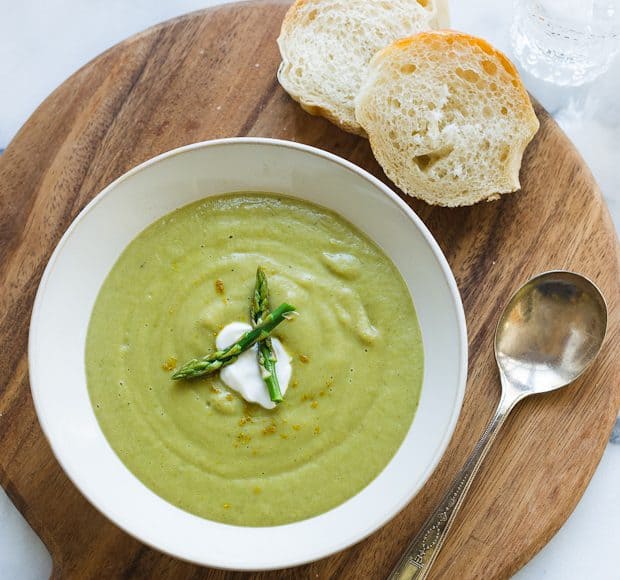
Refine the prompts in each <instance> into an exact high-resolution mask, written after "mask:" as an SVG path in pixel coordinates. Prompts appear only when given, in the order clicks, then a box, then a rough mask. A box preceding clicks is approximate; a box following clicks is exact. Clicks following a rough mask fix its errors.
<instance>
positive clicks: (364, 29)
mask: <svg viewBox="0 0 620 580" xmlns="http://www.w3.org/2000/svg"><path fill="white" fill-rule="evenodd" d="M439 5H440V6H439V7H438V3H437V0H390V1H387V0H381V1H380V0H297V1H296V2H295V3H294V4H293V5H292V6H291V7H290V8H289V10H288V12H287V14H286V16H285V18H284V22H283V23H282V30H281V32H280V36H279V38H278V46H279V47H280V54H281V55H282V64H281V65H280V68H279V70H278V80H279V81H280V84H281V85H282V87H284V90H285V91H287V92H288V93H289V94H290V95H291V97H292V98H293V99H295V100H296V101H298V102H299V103H300V104H301V106H302V107H303V109H305V110H306V111H307V112H308V113H311V114H313V115H321V116H323V117H326V118H327V119H329V120H330V121H332V122H333V123H335V124H336V125H338V126H339V127H341V128H342V129H344V130H345V131H349V132H351V133H356V134H358V135H365V133H364V130H363V129H362V128H361V127H360V125H359V123H358V122H357V121H356V119H355V103H354V100H355V96H356V95H357V93H358V90H359V88H360V85H361V83H362V79H363V78H364V77H365V75H366V67H367V65H368V63H369V61H370V59H371V58H372V57H373V56H374V54H375V53H376V52H377V51H378V50H380V49H381V48H384V47H386V46H387V45H388V44H390V43H391V42H392V41H394V40H396V39H397V38H402V37H405V36H410V35H412V34H415V33H417V32H420V31H422V30H429V29H431V28H437V27H438V26H439V23H440V22H442V23H445V21H446V19H447V2H446V0H440V1H439ZM440 8H441V9H440Z"/></svg>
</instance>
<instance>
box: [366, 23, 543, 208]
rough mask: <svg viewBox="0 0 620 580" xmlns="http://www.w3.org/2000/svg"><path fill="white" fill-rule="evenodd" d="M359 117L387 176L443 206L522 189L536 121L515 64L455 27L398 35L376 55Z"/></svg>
mask: <svg viewBox="0 0 620 580" xmlns="http://www.w3.org/2000/svg"><path fill="white" fill-rule="evenodd" d="M356 116H357V120H358V121H359V123H360V124H361V125H362V127H364V129H365V130H366V132H367V133H368V136H369V139H370V145H371V147H372V150H373V153H374V154H375V157H376V158H377V160H378V161H379V163H380V164H381V165H382V167H383V169H384V171H385V173H386V175H387V176H388V177H389V178H390V179H391V180H392V181H393V182H394V183H395V184H396V185H398V187H400V188H401V189H402V190H403V191H404V192H405V193H408V194H410V195H412V196H414V197H418V198H420V199H423V200H424V201H426V202H427V203H430V204H433V205H443V206H450V207H454V206H461V205H472V204H474V203H477V202H479V201H483V200H493V199H497V198H498V197H499V194H502V193H509V192H512V191H516V190H517V189H519V188H520V185H519V169H520V167H521V161H522V157H523V152H524V150H525V147H526V146H527V144H528V143H529V142H530V141H531V140H532V138H533V136H534V135H535V133H536V131H537V130H538V127H539V123H538V119H537V118H536V115H535V114H534V110H533V108H532V104H531V102H530V99H529V96H528V94H527V92H526V91H525V88H524V87H523V84H522V82H521V79H520V78H519V74H518V72H517V70H516V69H515V67H514V65H513V64H512V63H511V62H510V61H509V60H508V59H507V58H506V56H504V55H503V54H502V53H501V52H499V51H498V50H495V49H494V48H493V47H492V46H491V45H489V44H488V43H487V42H486V41H484V40H481V39H479V38H475V37H473V36H469V35H467V34H463V33H460V32H454V31H450V30H443V31H433V32H425V33H421V34H418V35H416V36H413V37H411V38H406V39H402V40H399V41H397V42H395V43H393V44H392V45H390V46H388V47H387V48H385V49H383V50H382V51H381V52H379V53H378V54H377V55H376V56H375V57H374V58H373V59H372V61H371V63H370V65H369V68H368V75H367V77H366V79H365V80H364V83H363V85H362V87H361V89H360V92H359V94H358V97H357V99H356Z"/></svg>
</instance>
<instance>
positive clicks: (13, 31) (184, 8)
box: [0, 0, 620, 580]
mask: <svg viewBox="0 0 620 580" xmlns="http://www.w3.org/2000/svg"><path fill="white" fill-rule="evenodd" d="M228 1H230V0H228ZM217 3H223V2H218V1H217V0H203V1H199V0H168V1H167V2H153V0H132V1H131V2H128V1H127V0H20V1H15V0H0V149H2V148H4V147H6V145H7V144H8V142H9V141H10V140H11V138H12V137H13V136H14V135H15V133H16V132H17V130H18V129H19V127H20V126H21V125H22V124H23V123H24V121H25V120H26V119H27V118H28V116H29V115H30V114H31V113H32V111H33V110H34V109H35V107H36V106H37V105H38V104H39V103H40V102H41V101H42V100H43V99H44V98H45V97H46V96H47V95H48V94H49V93H50V92H51V91H52V90H53V89H54V88H55V87H56V86H57V85H58V84H59V83H61V82H62V81H63V80H64V79H65V78H66V77H68V76H69V75H70V74H71V73H73V72H74V71H75V70H76V69H77V68H78V67H80V66H81V65H83V64H84V63H85V62H87V61H88V60H90V59H91V58H93V57H94V56H96V55H97V54H98V53H100V52H101V51H103V50H104V49H106V48H108V47H109V46H111V45H113V44H114V43H116V42H118V41H120V40H122V39H123V38H125V37H126V36H129V35H131V34H133V33H135V32H137V31H139V30H142V29H144V28H146V27H147V26H150V25H152V24H155V23H156V22H159V21H161V20H165V19H167V18H170V17H173V16H176V15H178V14H182V13H184V12H188V11H190V10H196V9H199V8H202V7H205V6H209V5H214V4H217ZM450 5H451V10H452V22H453V26H454V28H458V29H461V30H465V31H467V32H471V33H474V34H478V35H480V36H483V37H485V38H487V39H488V40H490V41H491V42H492V43H494V44H495V45H497V46H498V47H499V48H501V49H503V50H505V51H506V52H507V53H509V54H510V53H511V50H510V46H509V35H508V26H509V23H510V18H511V3H510V2H509V1H508V0H499V1H498V2H491V1H490V0H486V1H484V0H450ZM526 83H527V85H528V88H529V89H530V90H531V91H532V92H533V93H534V94H535V95H536V96H537V97H538V98H539V99H540V100H541V101H542V102H543V104H544V105H545V106H546V107H547V108H548V109H549V110H550V111H551V112H552V113H553V114H554V116H555V117H556V119H557V120H558V121H559V122H560V124H561V125H562V127H563V128H564V129H565V130H566V132H567V133H568V134H569V136H570V137H571V138H572V139H573V141H574V142H575V143H576V144H577V147H578V148H579V150H580V151H581V153H582V155H583V156H584V158H585V159H586V161H587V162H588V163H589V164H590V167H591V169H592V171H593V173H594V175H595V177H596V178H597V180H598V182H599V184H600V186H601V189H602V190H603V193H604V194H605V197H606V199H607V201H608V204H609V206H610V209H611V210H612V215H613V217H614V220H615V222H616V225H620V177H619V172H618V171H617V164H618V161H620V157H619V153H618V151H619V150H620V99H618V94H619V93H620V59H616V62H615V63H614V65H613V67H612V70H611V71H610V72H609V73H608V74H607V75H606V76H605V77H603V78H602V79H600V80H599V81H597V82H596V83H595V84H594V85H593V86H592V87H588V88H587V89H586V90H582V91H572V92H565V91H558V90H557V89H554V88H552V87H545V86H544V85H542V84H541V83H538V82H536V81H535V80H534V79H531V78H528V77H526ZM575 103H577V109H579V108H581V109H582V110H583V111H585V113H583V114H580V115H576V114H575V113H574V109H575V107H574V105H575ZM614 162H615V163H614ZM0 420H1V419H0ZM619 521H620V446H618V445H610V446H609V447H608V449H607V451H606V453H605V455H604V457H603V459H602V461H601V464H600V466H599V468H598V470H597V472H596V474H595V476H594V478H593V480H592V483H591V484H590V486H589V487H588V489H587V491H586V493H585V495H584V497H583V499H582V500H581V502H580V503H579V505H578V506H577V509H576V510H575V512H574V513H573V514H572V516H571V517H570V518H569V520H568V522H567V523H566V525H565V526H564V527H563V528H562V529H561V530H560V531H559V532H558V534H557V535H556V536H555V537H554V538H553V539H552V540H551V542H550V543H549V544H548V545H547V546H546V547H545V548H544V549H543V550H542V552H541V553H540V554H538V555H537V556H536V557H535V558H534V559H533V560H532V561H531V562H530V563H529V564H528V565H527V566H526V567H525V568H524V569H523V570H521V571H520V572H519V573H518V574H517V575H516V578H518V579H519V580H530V579H538V578H545V579H553V580H556V579H557V580H563V579H565V578H589V579H593V580H599V579H600V580H607V579H610V580H611V579H614V578H620V571H619V570H618V562H619V560H618V541H617V537H618V522H619ZM50 569H51V560H50V558H49V555H48V554H47V552H46V550H45V547H44V546H43V545H42V543H41V542H40V541H39V540H38V538H37V537H36V535H35V534H34V533H33V532H32V530H30V528H29V527H28V526H27V524H26V523H25V522H24V520H23V518H21V516H20V515H19V514H18V512H17V511H16V510H15V508H14V507H13V506H12V504H11V503H10V501H9V500H8V499H7V497H6V495H5V494H4V492H3V491H0V578H2V579H4V578H7V579H16V580H30V579H32V580H38V579H41V578H47V577H48V576H49V572H50Z"/></svg>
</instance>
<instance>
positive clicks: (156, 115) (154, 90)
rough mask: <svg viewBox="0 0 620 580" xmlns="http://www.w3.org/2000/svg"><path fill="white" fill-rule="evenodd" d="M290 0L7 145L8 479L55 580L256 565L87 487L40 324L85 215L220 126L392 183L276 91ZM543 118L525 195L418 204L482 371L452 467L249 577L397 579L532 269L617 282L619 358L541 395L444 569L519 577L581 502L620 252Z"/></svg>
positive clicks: (249, 13)
mask: <svg viewBox="0 0 620 580" xmlns="http://www.w3.org/2000/svg"><path fill="white" fill-rule="evenodd" d="M285 9H286V3H282V2H277V1H271V2H267V1H265V2H258V3H251V4H241V5H229V6H226V7H220V8H217V9H212V10H208V11H203V12H197V13H194V14H190V15H187V16H184V17H182V18H179V19H176V20H173V21H170V22H167V23H164V24H162V25H159V26H157V27H155V28H152V29H149V30H147V31H146V32H144V33H142V34H139V35H137V36H135V37H133V38H130V39H129V40H126V41H125V42H123V43H121V44H119V45H117V46H115V47H114V48H112V49H110V50H109V51H107V52H106V53H104V54H102V55H101V56H100V57H98V58H96V59H95V60H94V61H92V62H91V63H89V64H88V65H86V66H85V67H84V68H82V69H81V70H80V71H78V72H77V73H76V74H75V75H73V76H72V77H71V78H70V79H68V80H67V81H66V82H65V83H64V84H63V85H62V86H60V87H59V88H58V89H57V90H56V91H55V92H54V93H53V94H52V95H51V96H50V97H49V98H48V99H47V100H46V101H45V102H44V103H43V104H42V105H41V106H40V107H39V108H38V109H37V111H36V112H35V113H34V114H33V115H32V117H31V118H30V120H29V121H28V122H27V123H26V125H25V126H24V127H23V128H22V130H21V131H20V132H19V134H18V135H17V136H16V137H15V139H14V140H13V142H12V143H11V144H10V145H9V147H8V148H7V150H6V152H5V153H4V154H3V155H2V156H1V157H0V212H1V213H0V345H1V352H2V356H1V357H0V482H1V483H2V485H3V486H4V487H5V489H6V490H7V492H8V494H9V496H10V497H11V499H12V500H13V501H14V502H15V503H16V505H17V507H18V508H19V509H20V511H21V512H22V513H23V514H24V516H25V517H26V518H27V520H28V521H29V522H30V523H31V524H32V526H33V527H34V529H35V530H36V531H37V532H38V533H39V534H40V535H41V537H42V539H43V541H44V542H45V543H46V545H47V546H48V547H49V549H50V551H51V553H52V557H53V560H54V566H55V568H54V576H55V577H58V578H71V579H72V578H79V579H88V578H97V579H99V578H158V579H173V578H174V579H185V578H193V579H199V578H213V579H216V578H236V577H237V576H242V575H241V574H235V573H230V572H223V571H216V570H209V569H206V568H200V567H196V566H193V565H190V564H187V563H184V562H181V561H178V560H175V559H174V558H171V557H168V556H165V555H163V554H160V553H159V552H157V551H154V550H152V549H150V548H147V547H145V546H144V545H142V544H141V543H139V542H138V541H136V540H134V539H133V538H131V537H129V536H128V535H127V534H125V533H124V532H122V531H120V530H119V529H118V528H116V527H115V526H114V525H112V524H111V523H110V522H108V520H107V519H106V518H105V517H104V516H102V515H101V514H100V513H98V512H97V511H96V510H95V509H94V508H93V507H92V506H91V505H90V504H89V503H87V501H86V500H85V499H84V498H83V497H82V496H81V495H80V493H79V492H78V491H77V489H76V488H75V487H74V486H73V485H72V484H71V483H70V482H69V480H68V479H67V477H66V476H65V475H64V473H63V472H62V470H61V468H60V466H59V465H58V463H57V462H56V460H55V459H54V457H53V456H52V453H51V451H50V448H49V446H48V444H47V442H46V440H45V438H44V437H43V434H42V432H41V430H40V428H39V425H38V423H37V419H36V416H35V412H34V408H33V405H32V399H31V395H30V389H29V385H28V371H27V338H28V324H29V318H30V312H31V307H32V303H33V300H34V295H35V292H36V289H37V285H38V283H39V279H40V277H41V275H42V273H43V269H44V267H45V264H46V262H47V260H48V258H49V256H50V254H51V252H52V249H53V248H54V246H55V244H56V243H57V242H58V240H59V238H60V237H61V235H62V233H63V232H64V230H65V229H66V228H67V226H68V225H69V223H70V222H71V220H73V218H74V217H75V216H76V215H77V213H78V212H79V211H80V210H81V209H82V208H83V207H84V205H85V204H86V203H87V202H88V201H89V200H90V199H92V197H93V196H94V195H96V194H97V193H98V192H99V191H100V190H101V189H102V188H103V187H104V186H105V185H107V184H108V183H109V182H110V181H112V180H113V179H115V178H116V177H118V176H119V175H121V174H122V173H124V172H125V171H127V170H128V169H129V168H131V167H133V166H134V165H136V164H138V163H140V162H142V161H144V160H145V159H148V158H150V157H152V156H154V155H157V154H159V153H161V152H163V151H166V150H168V149H171V148H173V147H178V146H180V145H185V144H187V143H192V142H195V141H201V140H205V139H213V138H218V137H228V136H235V135H256V136H267V137H278V138H282V139H291V140H294V141H299V142H303V143H308V144H311V145H315V146H318V147H321V148H323V149H326V150H328V151H331V152H333V153H336V154H338V155H341V156H342V157H345V158H346V159H349V160H350V161H352V162H354V163H356V164H358V165H361V166H362V167H365V168H366V169H368V170H369V171H371V172H372V173H374V174H375V175H377V176H379V177H380V178H381V179H383V180H385V176H384V175H383V173H382V172H381V170H380V168H379V167H378V165H377V163H376V162H375V161H374V160H373V158H372V155H371V152H370V148H369V146H368V143H367V142H366V141H365V140H363V139H360V138H358V137H354V136H352V135H348V134H346V133H343V132H341V131H339V130H338V129H337V128H336V127H334V126H332V125H330V124H329V123H328V122H326V121H324V120H322V119H320V118H315V117H311V116H309V115H307V114H306V113H304V112H303V111H302V110H301V109H300V108H299V107H298V106H297V105H296V104H295V103H293V102H292V101H291V100H290V99H289V98H288V97H287V95H286V94H285V93H284V91H283V90H282V89H281V88H280V86H279V85H278V83H277V81H276V69H277V65H278V62H279V56H278V52H277V47H276V43H275V39H276V36H277V33H278V30H279V26H280V22H281V20H282V17H283V14H284V11H285ZM537 113H538V116H539V118H540V121H541V129H540V132H539V133H538V135H537V137H536V138H535V140H534V142H533V143H532V144H531V145H530V147H529V148H528V149H527V152H526V156H525V160H524V164H523V169H522V175H521V178H522V184H523V191H522V192H521V193H518V194H514V195H507V196H504V197H503V198H502V199H501V200H500V201H497V202H494V203H488V204H481V205H477V206H475V207H471V208H462V209H442V208H433V207H429V206H427V205H425V204H423V203H421V202H416V201H413V200H410V199H409V200H408V201H409V202H410V204H411V206H412V207H413V208H414V210H415V211H416V212H417V213H418V214H419V215H420V216H421V218H422V219H423V220H424V222H425V223H426V224H427V225H428V227H429V228H430V230H431V231H432V232H433V234H434V235H435V237H436V238H437V240H438V242H439V244H440V245H441V247H442V249H443V251H444V252H445V254H446V256H447V258H448V261H449V262H450V264H451V266H452V268H453V270H454V273H455V276H456V280H457V282H458V284H459V287H460V289H461V292H462V296H463V300H464V304H465V311H466V315H467V323H468V330H469V345H470V360H469V364H470V373H469V381H468V387H467V393H466V396H465V402H464V406H463V411H462V415H461V419H460V421H459V424H458V427H457V429H456V433H455V436H454V438H453V440H452V442H451V444H450V447H449V449H448V451H447V453H446V455H445V457H444V459H443V460H442V462H441V463H440V465H439V467H438V468H437V470H436V472H435V473H434V475H433V476H432V478H431V479H430V481H429V482H428V484H427V485H426V486H425V488H424V489H423V490H422V492H421V493H420V494H419V495H418V496H417V497H416V498H415V499H414V501H413V502H412V503H411V504H410V505H409V506H408V507H407V508H406V509H405V510H404V511H403V512H402V513H401V514H400V515H399V516H398V517H396V518H395V519H394V520H393V521H392V522H391V523H389V524H388V525H387V526H385V527H384V528H383V529H381V530H380V531H379V532H377V533H376V534H374V535H373V536H372V537H370V538H369V539H367V540H365V541H364V542H361V543H360V544H358V545H356V546H354V547H352V548H350V549H349V550H347V551H345V552H342V553H340V554H337V555H335V556H333V557H330V558H328V559H325V560H322V561H319V562H315V563H313V564H310V565H307V566H303V567H300V568H296V569H291V570H285V571H280V572H272V573H260V574H258V573H257V574H253V575H251V577H252V578H255V579H258V578H276V577H279V578H290V579H294V578H382V577H384V576H385V575H386V574H387V572H388V570H389V569H390V568H391V566H392V565H393V564H394V563H395V562H396V560H397V559H398V557H399V554H400V553H401V551H402V550H403V548H404V547H405V545H406V544H407V541H408V539H409V538H410V537H411V536H412V535H413V534H414V533H415V532H416V530H417V529H418V528H419V526H420V524H421V523H422V521H423V520H424V519H425V518H426V517H427V516H428V514H429V513H430V511H431V510H432V508H433V506H434V504H435V503H436V502H437V501H438V500H439V498H440V497H441V495H442V494H443V492H444V490H445V489H446V487H447V485H448V483H449V482H450V480H451V478H452V476H454V475H455V473H456V472H457V470H458V469H459V468H460V466H461V465H462V463H463V461H464V459H465V457H466V456H467V455H468V453H469V452H470V451H471V449H472V448H473V445H474V443H475V441H476V439H477V438H478V436H479V435H480V433H481V432H482V430H483V428H484V426H485V423H486V422H487V421H488V419H489V418H490V417H491V415H492V413H493V410H494V407H495V405H496V404H497V402H498V399H499V386H498V377H497V372H496V369H495V364H494V361H493V354H492V337H493V332H494V328H495V323H496V320H497V317H498V313H499V311H500V309H501V307H502V305H503V303H504V302H505V300H506V299H507V297H508V296H509V295H510V294H511V293H512V291H513V290H515V289H516V288H517V287H518V286H519V285H520V284H521V283H522V282H523V281H525V280H526V279H527V278H529V277H530V276H531V275H533V274H536V273H538V272H540V271H543V270H549V269H554V268H567V269H572V270H575V271H578V272H581V273H583V274H585V275H587V276H589V277H591V278H592V279H593V280H594V281H595V282H596V283H597V284H598V285H599V286H600V287H601V288H602V290H603V292H604V293H605V295H606V297H607V300H608V302H609V307H610V318H609V333H608V337H607V341H606V344H605V347H604V351H603V353H602V355H601V357H600V359H599V360H598V361H597V362H596V364H595V365H594V366H593V367H592V368H591V370H590V371H589V372H587V373H586V374H585V375H584V376H583V377H582V378H581V379H580V380H579V381H578V382H577V384H575V385H574V386H573V387H572V388H570V389H566V390H564V391H563V392H558V393H553V394H549V395H546V396H540V397H538V398H535V399H531V400H528V401H526V402H525V403H523V404H521V406H520V407H519V408H518V409H517V410H516V412H515V413H514V415H513V416H512V417H511V419H509V421H508V423H507V424H506V425H505V428H504V430H503V432H502V433H501V434H500V436H499V439H498V441H497V442H496V444H495V447H494V449H493V450H492V452H491V454H490V456H489V458H488V459H487V461H486V462H485V464H484V466H483V467H482V470H481V472H480V474H479V475H478V478H477V479H476V482H475V483H474V485H473V488H472V490H471V493H470V496H469V498H468V500H467V502H466V504H465V506H464V508H463V510H462V511H461V513H460V515H459V517H458V520H457V522H456V524H455V527H454V528H453V531H452V533H451V534H450V537H449V539H448V541H447V543H446V545H445V548H444V550H443V552H442V553H441V555H440V557H439V559H438V561H437V564H436V567H435V568H434V572H433V577H434V578H449V579H453V578H459V579H467V578H485V579H487V578H506V577H508V576H509V575H510V574H511V573H513V572H515V571H516V570H517V569H518V568H519V567H521V566H522V565H523V564H525V563H526V562H527V561H528V560H529V559H530V558H531V557H532V556H533V555H534V554H535V553H536V552H537V551H538V550H539V549H540V548H541V547H542V546H543V545H544V544H545V543H546V542H547V541H548V540H549V539H550V538H551V536H552V535H553V534H554V533H555V532H556V531H557V529H558V528H559V527H560V526H561V525H562V524H563V523H564V521H565V520H566V518H567V517H568V515H569V514H570V513H571V512H572V510H573V508H574V507H575V505H576V503H577V502H578V500H579V498H580V497H581V494H582V493H583V491H584V489H585V487H586V485H587V484H588V482H589V480H590V478H591V476H592V474H593V472H594V470H595V469H596V466H597V464H598V462H599V460H600V457H601V455H602V453H603V449H604V447H605V445H606V442H607V438H608V436H609V433H610V431H611V428H612V423H613V421H614V418H615V416H616V413H617V411H618V407H619V406H620V342H619V341H620V310H619V307H620V304H619V302H620V275H619V257H618V256H619V252H618V241H617V238H616V235H615V233H614V229H613V226H612V223H611V220H610V218H609V215H608V212H607V209H606V207H605V205H604V203H603V201H602V199H601V195H600V192H599V190H598V188H597V186H596V184H595V183H594V180H593V178H592V175H591V174H590V171H589V170H588V169H587V167H586V166H585V164H584V162H583V161H582V159H581V158H580V157H579V155H578V154H577V152H576V151H575V149H574V148H573V146H572V145H571V143H570V142H569V141H568V140H567V138H566V137H565V136H564V134H563V133H562V132H561V131H560V130H559V128H558V127H557V126H556V125H555V123H554V122H553V121H552V119H551V118H550V117H549V116H548V115H547V113H545V111H544V110H542V109H541V108H540V107H538V108H537ZM352 203H354V200H352ZM50 388H53V385H50ZM67 420H68V421H70V420H71V418H70V417H67ZM239 549H240V550H242V549H243V547H242V546H239Z"/></svg>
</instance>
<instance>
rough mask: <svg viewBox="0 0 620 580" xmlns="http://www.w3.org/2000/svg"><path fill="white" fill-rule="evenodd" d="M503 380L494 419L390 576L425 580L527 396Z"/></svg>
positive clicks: (399, 578) (409, 579) (391, 578)
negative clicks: (484, 463) (501, 432)
mask: <svg viewBox="0 0 620 580" xmlns="http://www.w3.org/2000/svg"><path fill="white" fill-rule="evenodd" d="M502 383H503V387H504V388H503V391H502V398H501V400H500V402H499V405H498V407H497V410H496V411H495V416H494V417H493V419H491V421H490V423H489V424H488V426H487V428H486V429H485V431H484V433H483V434H482V437H480V439H479V440H478V443H477V444H476V447H475V448H474V450H473V451H472V454H471V455H470V456H469V458H468V459H467V461H466V463H465V465H464V466H463V469H461V471H460V472H459V473H458V475H457V476H456V477H455V479H454V481H453V482H452V485H451V486H450V488H449V489H448V492H447V493H446V495H445V496H444V498H443V499H442V500H441V503H440V504H439V505H438V506H437V508H436V509H435V511H434V512H433V513H432V514H431V515H430V517H429V518H428V519H427V520H426V522H424V525H423V526H422V529H421V530H420V531H419V532H418V534H417V535H416V536H415V538H414V539H413V540H412V541H411V543H410V544H409V546H408V547H407V549H406V551H405V553H404V555H403V556H402V558H401V559H400V561H399V562H398V564H397V565H396V566H395V567H394V569H393V570H392V572H391V573H390V575H389V577H388V580H414V579H415V580H422V579H423V578H426V577H427V575H428V573H429V570H430V568H431V566H432V565H433V562H434V561H435V558H436V557H437V554H439V550H441V546H442V545H443V542H444V540H445V539H446V536H447V535H448V531H449V530H450V527H451V526H452V523H453V522H454V520H455V518H456V514H457V513H458V512H459V509H460V508H461V505H462V504H463V500H464V499H465V496H466V495H467V492H468V491H469V488H470V486H471V483H472V481H473V480H474V477H475V476H476V473H478V469H479V468H480V465H481V464H482V461H483V459H484V458H485V456H486V454H487V452H488V451H489V449H490V447H491V445H492V443H493V441H494V440H495V437H496V435H497V433H498V431H499V429H500V427H501V426H502V424H503V423H504V421H505V420H506V417H507V416H508V414H509V413H510V411H511V410H512V409H513V407H514V406H515V405H516V404H517V403H518V402H519V401H520V400H521V399H522V398H523V397H524V396H525V393H523V392H522V391H518V390H517V389H515V388H513V387H511V385H510V384H507V381H506V380H505V379H504V377H502Z"/></svg>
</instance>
